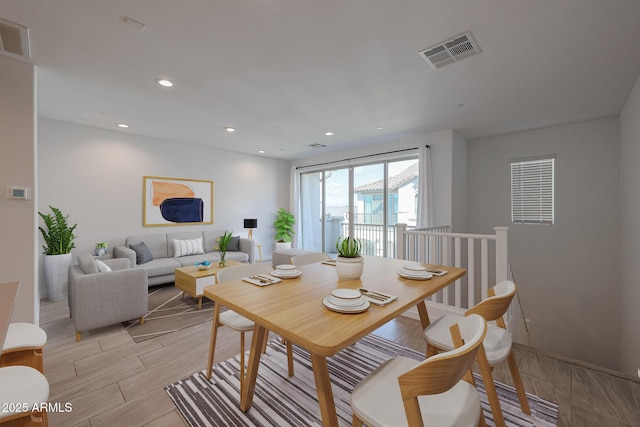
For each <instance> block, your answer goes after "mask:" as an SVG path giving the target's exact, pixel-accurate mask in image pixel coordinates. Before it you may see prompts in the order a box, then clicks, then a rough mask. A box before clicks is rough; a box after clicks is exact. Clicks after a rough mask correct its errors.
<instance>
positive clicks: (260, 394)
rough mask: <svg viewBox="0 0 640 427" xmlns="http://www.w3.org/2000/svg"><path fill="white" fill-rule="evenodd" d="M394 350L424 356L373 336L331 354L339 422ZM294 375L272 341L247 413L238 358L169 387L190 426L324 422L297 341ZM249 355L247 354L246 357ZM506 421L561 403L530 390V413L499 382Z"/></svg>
mask: <svg viewBox="0 0 640 427" xmlns="http://www.w3.org/2000/svg"><path fill="white" fill-rule="evenodd" d="M396 355H403V356H407V357H412V358H415V359H417V360H422V359H423V358H424V356H423V355H422V354H421V353H419V352H417V351H414V350H411V349H408V348H405V347H402V346H399V345H397V344H394V343H392V342H390V341H388V340H385V339H383V338H380V337H377V336H375V335H369V336H367V337H365V338H363V339H361V340H360V341H358V342H357V343H355V344H354V345H352V346H350V347H348V348H347V349H345V350H343V351H341V352H340V353H338V354H337V355H335V356H333V357H330V358H328V359H327V363H328V365H329V374H330V376H331V383H332V386H333V394H334V399H335V404H336V411H337V413H338V422H339V424H340V425H341V426H350V425H351V408H350V406H349V396H350V393H351V390H353V388H354V387H355V386H356V385H357V384H358V383H359V382H360V381H361V380H362V379H363V378H365V377H366V376H367V375H368V374H369V373H370V372H371V371H373V370H374V369H375V368H376V367H377V366H379V365H380V364H381V363H383V362H384V361H386V360H388V359H390V358H391V357H393V356H396ZM294 358H295V376H294V377H291V378H290V377H288V376H287V357H286V349H285V346H284V345H282V344H281V343H280V342H279V341H278V340H273V341H271V342H269V347H268V350H267V353H266V354H263V355H262V357H261V360H260V368H259V370H258V380H257V383H256V389H255V394H254V399H253V406H252V408H251V409H250V410H249V411H247V412H246V413H243V412H242V411H240V410H239V409H238V405H239V357H238V356H236V357H233V358H231V359H229V360H226V361H224V362H222V363H219V364H217V365H216V366H215V367H214V371H213V376H212V377H211V381H209V380H207V379H206V377H205V374H206V372H205V371H204V370H203V371H200V372H196V373H195V374H193V375H191V376H190V377H188V378H185V379H183V380H180V381H178V382H176V383H174V384H171V385H169V386H167V387H166V388H165V390H166V391H167V393H168V394H169V396H170V397H171V399H172V400H173V402H174V403H175V404H176V406H177V407H178V409H179V410H180V412H181V413H182V415H183V416H184V418H185V419H186V420H187V422H188V423H189V424H190V425H191V426H192V427H196V426H321V425H322V421H321V419H320V409H319V407H318V400H317V399H318V397H317V394H316V389H315V381H314V378H313V372H312V367H311V360H310V358H309V354H308V353H307V352H306V351H305V350H303V349H301V348H299V347H297V346H294ZM245 360H248V357H247V358H245ZM476 383H477V386H478V391H479V392H480V395H481V399H482V407H483V410H484V413H485V417H486V420H487V425H489V426H492V425H493V418H492V416H491V410H490V408H489V404H488V402H487V399H486V395H485V393H484V387H483V386H482V380H481V379H480V378H479V377H478V376H476ZM496 388H497V390H498V395H499V398H500V403H501V405H502V410H503V413H504V418H505V421H506V423H507V425H508V426H543V427H546V426H555V425H556V422H557V417H558V405H556V404H555V403H551V402H548V401H545V400H543V399H540V398H539V397H537V396H534V395H531V394H528V398H529V405H530V406H531V413H532V415H525V414H523V413H522V412H521V411H520V405H519V403H518V398H517V396H516V393H515V389H514V388H513V387H510V386H508V385H505V384H502V383H498V382H496Z"/></svg>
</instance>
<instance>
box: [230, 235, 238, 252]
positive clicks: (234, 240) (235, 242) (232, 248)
mask: <svg viewBox="0 0 640 427" xmlns="http://www.w3.org/2000/svg"><path fill="white" fill-rule="evenodd" d="M227 250H228V251H239V250H240V236H235V237H232V238H231V241H230V242H229V245H228V246H227Z"/></svg>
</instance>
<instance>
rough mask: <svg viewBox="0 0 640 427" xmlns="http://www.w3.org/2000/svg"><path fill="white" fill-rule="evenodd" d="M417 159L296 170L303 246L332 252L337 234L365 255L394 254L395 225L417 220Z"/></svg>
mask: <svg viewBox="0 0 640 427" xmlns="http://www.w3.org/2000/svg"><path fill="white" fill-rule="evenodd" d="M417 194H418V159H417V158H415V157H412V158H407V159H402V160H389V161H382V162H377V163H371V164H365V165H359V166H353V167H349V168H339V169H325V170H321V171H314V172H303V173H301V175H300V213H301V215H300V225H301V236H300V238H301V242H302V248H303V249H308V250H312V251H315V252H326V253H329V254H333V255H335V252H336V250H335V245H336V241H337V239H338V238H339V237H341V236H355V237H357V238H359V239H360V240H361V241H362V243H363V246H364V254H366V255H376V256H389V257H393V256H395V224H396V223H398V222H401V223H405V224H407V225H408V226H409V227H414V226H415V224H416V217H417V215H416V213H417V209H416V206H417Z"/></svg>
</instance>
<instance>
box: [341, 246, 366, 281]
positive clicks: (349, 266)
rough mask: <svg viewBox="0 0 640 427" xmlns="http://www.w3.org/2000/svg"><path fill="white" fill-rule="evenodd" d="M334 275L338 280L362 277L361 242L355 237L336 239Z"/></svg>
mask: <svg viewBox="0 0 640 427" xmlns="http://www.w3.org/2000/svg"><path fill="white" fill-rule="evenodd" d="M336 250H337V251H338V256H337V257H336V273H337V274H338V277H339V278H340V279H345V280H350V279H359V278H360V276H362V269H363V267H364V258H362V242H360V240H359V239H358V238H355V237H347V238H344V237H338V241H337V242H336Z"/></svg>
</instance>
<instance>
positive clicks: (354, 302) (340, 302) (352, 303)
mask: <svg viewBox="0 0 640 427" xmlns="http://www.w3.org/2000/svg"><path fill="white" fill-rule="evenodd" d="M327 301H329V302H330V303H331V304H333V305H337V306H338V307H358V306H360V305H362V304H364V298H362V297H361V298H349V299H345V298H336V297H334V296H332V295H329V296H328V297H327Z"/></svg>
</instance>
